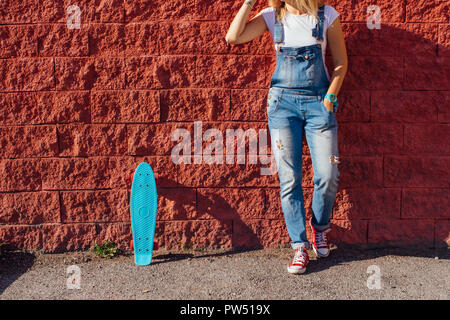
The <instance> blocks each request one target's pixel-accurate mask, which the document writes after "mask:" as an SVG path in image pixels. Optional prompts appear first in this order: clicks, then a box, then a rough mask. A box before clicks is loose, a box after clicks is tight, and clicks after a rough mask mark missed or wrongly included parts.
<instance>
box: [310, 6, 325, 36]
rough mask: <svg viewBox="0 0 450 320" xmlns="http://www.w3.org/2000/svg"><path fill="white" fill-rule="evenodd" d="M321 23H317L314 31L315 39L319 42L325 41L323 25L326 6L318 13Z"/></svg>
mask: <svg viewBox="0 0 450 320" xmlns="http://www.w3.org/2000/svg"><path fill="white" fill-rule="evenodd" d="M318 16H319V21H318V22H317V24H316V26H315V27H314V29H312V35H313V37H315V38H317V40H319V41H320V40H323V25H324V23H325V5H322V6H321V7H320V8H319V12H318Z"/></svg>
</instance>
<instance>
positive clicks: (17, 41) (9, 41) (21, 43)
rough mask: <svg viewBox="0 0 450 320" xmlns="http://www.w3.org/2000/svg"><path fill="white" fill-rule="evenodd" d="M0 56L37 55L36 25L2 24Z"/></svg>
mask: <svg viewBox="0 0 450 320" xmlns="http://www.w3.org/2000/svg"><path fill="white" fill-rule="evenodd" d="M0 39H2V41H1V42H0V57H1V58H12V57H36V56H37V55H38V51H37V35H36V27H35V26H28V25H18V26H17V25H10V26H0Z"/></svg>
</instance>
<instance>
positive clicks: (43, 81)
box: [0, 58, 54, 91]
mask: <svg viewBox="0 0 450 320" xmlns="http://www.w3.org/2000/svg"><path fill="white" fill-rule="evenodd" d="M52 88H54V74H53V59H52V58H20V59H14V60H6V59H2V60H1V61H0V90H2V91H22V90H24V91H39V90H48V89H52Z"/></svg>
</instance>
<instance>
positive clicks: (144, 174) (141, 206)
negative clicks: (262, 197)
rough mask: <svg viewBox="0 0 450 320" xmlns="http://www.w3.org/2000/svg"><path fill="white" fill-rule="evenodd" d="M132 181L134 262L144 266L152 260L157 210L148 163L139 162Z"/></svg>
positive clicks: (152, 174)
mask: <svg viewBox="0 0 450 320" xmlns="http://www.w3.org/2000/svg"><path fill="white" fill-rule="evenodd" d="M132 181H133V182H132V185H131V196H130V211H131V229H132V232H133V244H132V245H133V247H134V262H135V263H136V264H137V265H141V266H146V265H149V264H150V263H151V262H152V256H153V240H154V237H155V225H156V211H157V210H156V209H157V193H156V182H155V175H154V173H153V170H152V168H151V167H150V165H149V164H148V163H146V162H142V163H140V164H139V165H138V167H137V168H136V171H135V172H134V176H133V180H132Z"/></svg>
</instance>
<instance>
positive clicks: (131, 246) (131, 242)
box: [130, 239, 134, 251]
mask: <svg viewBox="0 0 450 320" xmlns="http://www.w3.org/2000/svg"><path fill="white" fill-rule="evenodd" d="M130 251H134V244H133V239H131V241H130Z"/></svg>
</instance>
